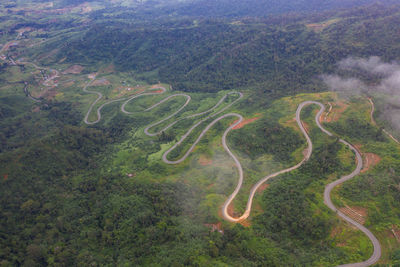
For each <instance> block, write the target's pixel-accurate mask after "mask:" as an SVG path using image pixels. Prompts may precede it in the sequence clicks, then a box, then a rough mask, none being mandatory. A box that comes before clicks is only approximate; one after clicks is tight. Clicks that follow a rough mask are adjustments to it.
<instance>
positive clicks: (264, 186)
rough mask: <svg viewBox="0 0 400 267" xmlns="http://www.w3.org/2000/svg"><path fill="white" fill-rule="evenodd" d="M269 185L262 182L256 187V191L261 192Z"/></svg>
mask: <svg viewBox="0 0 400 267" xmlns="http://www.w3.org/2000/svg"><path fill="white" fill-rule="evenodd" d="M268 187H269V184H262V185H260V187H259V188H257V193H261V192H263V191H264V190H266V189H267V188H268Z"/></svg>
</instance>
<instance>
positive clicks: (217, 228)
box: [204, 222, 224, 234]
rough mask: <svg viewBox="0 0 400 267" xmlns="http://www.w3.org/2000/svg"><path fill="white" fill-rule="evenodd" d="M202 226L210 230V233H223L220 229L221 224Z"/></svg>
mask: <svg viewBox="0 0 400 267" xmlns="http://www.w3.org/2000/svg"><path fill="white" fill-rule="evenodd" d="M204 226H206V227H209V228H211V232H215V231H218V232H220V233H221V234H223V233H224V230H223V229H222V223H221V222H218V223H205V224H204Z"/></svg>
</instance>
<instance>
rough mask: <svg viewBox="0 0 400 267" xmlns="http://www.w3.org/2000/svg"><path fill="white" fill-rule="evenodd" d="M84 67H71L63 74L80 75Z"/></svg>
mask: <svg viewBox="0 0 400 267" xmlns="http://www.w3.org/2000/svg"><path fill="white" fill-rule="evenodd" d="M83 69H84V67H82V66H80V65H73V66H71V67H69V68H68V69H66V70H64V71H63V72H62V73H63V74H80V73H81V72H82V71H83Z"/></svg>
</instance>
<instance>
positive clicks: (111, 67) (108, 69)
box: [101, 64, 115, 74]
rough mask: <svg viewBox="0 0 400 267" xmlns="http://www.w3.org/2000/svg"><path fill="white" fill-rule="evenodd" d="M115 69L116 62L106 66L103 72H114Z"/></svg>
mask: <svg viewBox="0 0 400 267" xmlns="http://www.w3.org/2000/svg"><path fill="white" fill-rule="evenodd" d="M114 71H115V67H114V64H110V65H108V66H107V67H105V68H104V69H103V70H102V71H101V72H102V73H104V74H106V73H113V72H114Z"/></svg>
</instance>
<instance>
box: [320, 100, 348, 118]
mask: <svg viewBox="0 0 400 267" xmlns="http://www.w3.org/2000/svg"><path fill="white" fill-rule="evenodd" d="M348 107H349V104H346V103H344V102H343V101H338V102H336V103H334V104H333V105H332V109H330V111H329V112H328V113H325V114H324V121H325V122H331V121H338V120H339V118H340V116H341V115H342V114H343V112H345V111H346V109H347V108H348Z"/></svg>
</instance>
